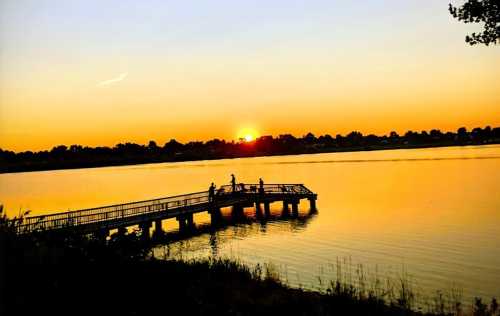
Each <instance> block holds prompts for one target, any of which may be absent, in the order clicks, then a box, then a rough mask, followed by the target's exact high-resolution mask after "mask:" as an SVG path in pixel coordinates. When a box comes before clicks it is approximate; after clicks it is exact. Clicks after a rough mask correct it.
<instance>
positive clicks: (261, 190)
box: [259, 178, 264, 195]
mask: <svg viewBox="0 0 500 316" xmlns="http://www.w3.org/2000/svg"><path fill="white" fill-rule="evenodd" d="M259 194H261V195H263V194H264V180H262V178H259Z"/></svg>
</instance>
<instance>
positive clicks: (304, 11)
mask: <svg viewBox="0 0 500 316" xmlns="http://www.w3.org/2000/svg"><path fill="white" fill-rule="evenodd" d="M402 2H403V3H402ZM0 21H1V22H0V47H1V49H0V148H2V149H9V150H14V151H21V150H41V149H49V148H51V147H52V146H54V145H58V144H66V145H70V144H83V145H91V146H97V145H106V146H112V145H114V144H116V143H118V142H126V141H131V142H138V143H146V142H147V141H149V140H155V141H156V142H157V143H158V144H163V143H165V142H166V141H168V140H169V139H171V138H175V139H178V140H180V141H189V140H208V139H212V138H216V137H217V138H224V139H227V140H231V139H236V138H237V137H238V136H239V134H240V133H241V130H242V129H244V128H250V129H253V130H255V131H257V133H258V134H260V135H266V134H273V135H279V134H283V133H292V134H295V135H297V136H300V135H303V134H305V133H307V132H309V131H311V132H313V133H315V134H326V133H329V134H332V135H335V134H339V133H340V134H345V133H348V132H350V131H352V130H359V131H361V132H363V133H364V134H368V133H376V134H387V133H388V132H390V131H391V130H396V131H398V132H400V133H403V132H405V131H406V130H423V129H431V128H439V129H441V130H456V129H457V128H458V127H460V126H466V127H468V128H472V127H476V126H486V125H491V126H500V76H499V73H500V47H481V46H476V47H470V46H469V45H468V44H466V43H465V42H464V37H465V35H466V34H467V33H468V32H471V31H473V30H476V29H477V28H475V27H474V26H470V25H462V24H461V23H459V22H457V21H455V20H453V19H452V18H451V16H449V13H448V12H447V3H446V2H441V1H432V2H431V1H429V2H426V3H425V4H423V3H422V1H417V0H412V1H396V0H390V1H389V0H378V1H375V0H373V1H367V2H364V3H351V2H348V1H303V2H299V1H281V0H280V1H270V2H266V3H264V2H262V3H259V4H256V3H255V2H250V1H238V2H232V1H183V2H182V3H177V2H174V1H161V2H160V1H141V2H137V1H130V2H129V1H106V2H105V3H102V2H101V1H67V2H66V1H65V2H59V1H14V0H7V1H2V3H1V4H0Z"/></svg>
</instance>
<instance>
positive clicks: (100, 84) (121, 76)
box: [97, 72, 128, 86]
mask: <svg viewBox="0 0 500 316" xmlns="http://www.w3.org/2000/svg"><path fill="white" fill-rule="evenodd" d="M127 75H128V72H124V73H122V74H121V75H119V76H118V77H116V78H113V79H108V80H104V81H102V82H99V83H98V84H97V85H98V86H107V85H110V84H113V83H115V82H119V81H122V80H123V79H125V77H127Z"/></svg>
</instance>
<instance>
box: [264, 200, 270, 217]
mask: <svg viewBox="0 0 500 316" xmlns="http://www.w3.org/2000/svg"><path fill="white" fill-rule="evenodd" d="M269 205H270V203H269V202H264V214H265V215H266V217H269V216H270V215H271V208H270V207H269Z"/></svg>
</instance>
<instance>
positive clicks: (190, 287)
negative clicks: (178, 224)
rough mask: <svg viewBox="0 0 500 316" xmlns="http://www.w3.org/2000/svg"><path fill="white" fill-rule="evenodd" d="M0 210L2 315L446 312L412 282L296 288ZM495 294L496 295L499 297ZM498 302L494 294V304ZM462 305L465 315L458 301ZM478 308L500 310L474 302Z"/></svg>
mask: <svg viewBox="0 0 500 316" xmlns="http://www.w3.org/2000/svg"><path fill="white" fill-rule="evenodd" d="M8 223H9V222H8V221H6V218H5V216H3V217H1V216H0V242H1V248H0V249H1V252H2V253H0V258H1V260H2V266H1V272H2V275H1V276H2V282H1V283H0V284H1V285H2V293H1V295H0V299H1V301H0V303H1V305H0V307H1V308H2V309H1V310H0V314H1V315H29V314H36V315H94V314H104V313H106V314H111V315H151V314H156V315H167V314H181V313H182V314H185V315H276V314H278V315H282V314H283V315H445V314H448V313H450V312H449V311H444V309H442V310H440V309H439V308H438V309H436V310H435V311H432V312H425V313H424V312H420V311H413V310H412V300H413V293H412V291H411V289H410V288H408V287H407V285H406V283H405V282H401V285H400V287H398V289H397V290H396V291H395V292H393V293H395V294H394V295H392V296H390V297H387V295H386V294H387V291H385V290H383V288H382V287H380V288H377V287H376V288H375V290H373V291H371V290H367V289H366V288H363V287H360V286H353V285H350V284H347V283H345V282H343V281H342V280H341V279H338V280H336V281H333V282H331V284H330V286H329V287H328V289H327V290H326V291H323V292H315V291H306V290H302V289H293V288H290V287H288V286H287V285H286V284H283V283H282V282H281V281H280V278H279V276H278V274H277V272H276V270H275V269H273V267H272V266H268V265H266V266H260V265H257V266H256V267H254V268H250V267H248V266H246V265H244V264H242V263H240V262H238V261H234V260H227V259H206V260H198V261H188V262H185V261H177V260H168V261H164V260H156V259H154V258H153V257H152V256H151V255H150V251H149V249H150V244H148V243H144V242H142V241H141V239H140V238H138V236H136V235H135V234H130V235H127V236H115V237H114V238H112V239H111V240H109V241H108V242H106V243H102V242H99V241H96V240H93V239H91V238H88V237H85V236H79V235H76V234H75V235H72V234H66V235H61V234H58V235H50V234H46V233H45V234H44V233H41V234H34V235H29V236H24V237H23V236H18V235H16V234H15V233H14V231H13V227H11V226H10V225H9V224H8ZM495 302H496V301H495ZM495 304H496V303H495ZM452 312H453V313H454V314H462V308H461V307H460V306H458V307H457V308H456V310H455V311H452ZM471 312H472V313H473V314H474V315H498V307H496V306H495V305H494V304H491V305H490V306H487V305H485V304H483V303H482V302H476V304H475V306H474V308H473V310H472V311H471Z"/></svg>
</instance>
